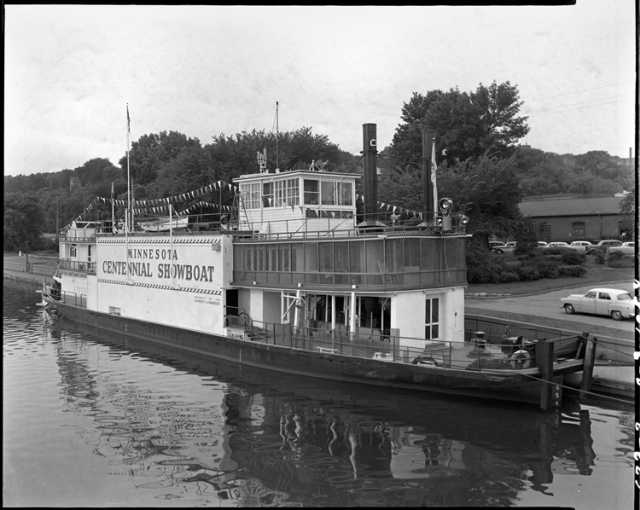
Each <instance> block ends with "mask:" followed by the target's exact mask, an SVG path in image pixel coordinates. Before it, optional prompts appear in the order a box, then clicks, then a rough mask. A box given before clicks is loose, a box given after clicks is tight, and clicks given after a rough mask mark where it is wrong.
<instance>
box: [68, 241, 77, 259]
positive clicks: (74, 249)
mask: <svg viewBox="0 0 640 510" xmlns="http://www.w3.org/2000/svg"><path fill="white" fill-rule="evenodd" d="M77 256H78V247H77V246H76V245H75V244H72V245H71V246H70V247H69V257H71V258H72V259H75V258H76V257H77Z"/></svg>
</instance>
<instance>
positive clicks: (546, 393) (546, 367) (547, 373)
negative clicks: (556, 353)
mask: <svg viewBox="0 0 640 510" xmlns="http://www.w3.org/2000/svg"><path fill="white" fill-rule="evenodd" d="M535 355H536V365H538V367H539V368H540V375H541V376H542V379H544V381H543V382H541V383H540V409H541V410H542V411H548V410H549V408H550V407H552V403H553V399H552V398H551V396H552V395H551V390H552V386H553V385H552V381H551V379H552V377H553V342H549V341H547V339H546V338H543V339H540V340H538V343H537V344H536V350H535Z"/></svg>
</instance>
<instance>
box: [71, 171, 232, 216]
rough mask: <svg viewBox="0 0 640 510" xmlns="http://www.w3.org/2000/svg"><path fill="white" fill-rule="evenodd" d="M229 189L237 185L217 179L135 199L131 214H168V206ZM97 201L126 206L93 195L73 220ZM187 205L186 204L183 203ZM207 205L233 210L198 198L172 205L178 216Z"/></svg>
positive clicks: (113, 199) (111, 198)
mask: <svg viewBox="0 0 640 510" xmlns="http://www.w3.org/2000/svg"><path fill="white" fill-rule="evenodd" d="M222 190H229V191H233V192H234V193H237V192H238V187H237V186H236V185H235V184H233V183H227V182H225V181H223V180H218V181H216V182H212V183H211V184H207V185H206V186H202V187H201V188H198V189H195V190H191V191H186V192H184V193H178V194H176V195H173V196H169V197H164V198H153V199H144V200H136V201H135V202H134V204H133V205H134V207H133V208H132V211H133V214H135V215H148V214H154V215H157V214H168V213H169V206H170V205H174V204H182V203H184V202H190V201H192V200H194V199H195V198H198V197H202V196H203V195H205V194H207V193H211V192H213V191H222ZM98 203H102V204H109V205H114V206H119V207H126V205H127V201H126V200H122V199H116V198H113V197H109V198H106V197H101V196H97V197H95V198H94V199H93V200H92V201H91V202H90V203H89V205H88V206H87V208H86V209H85V210H84V211H83V212H82V214H80V215H78V216H77V217H76V218H74V221H82V219H83V218H84V216H85V215H86V214H87V213H88V212H90V211H91V210H92V209H93V208H94V207H95V206H96V204H98ZM185 205H187V204H185ZM203 207H209V208H214V209H219V210H220V211H225V212H231V211H233V207H232V206H231V205H224V204H223V205H221V204H217V203H213V202H206V201H203V200H200V201H198V202H194V203H191V204H188V205H187V207H184V206H183V207H182V210H180V211H179V210H177V209H176V208H175V207H174V211H175V212H176V214H177V215H178V216H184V215H187V214H190V213H192V212H194V211H197V210H198V209H200V208H203Z"/></svg>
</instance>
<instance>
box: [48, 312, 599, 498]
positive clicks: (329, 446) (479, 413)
mask: <svg viewBox="0 0 640 510" xmlns="http://www.w3.org/2000/svg"><path fill="white" fill-rule="evenodd" d="M60 324H61V325H64V324H65V321H60ZM73 327H74V328H76V327H77V326H76V325H75V324H74V325H73ZM92 338H94V339H96V340H98V341H100V342H102V343H107V344H112V345H116V346H126V347H127V348H128V349H133V350H135V351H136V352H139V353H141V354H142V355H145V356H149V357H151V358H154V359H157V360H158V361H161V362H163V363H168V364H171V365H173V366H176V367H179V368H181V369H184V370H187V371H189V372H192V373H198V374H201V375H207V376H213V377H214V378H215V379H216V380H217V381H222V382H224V383H226V384H228V385H229V390H228V391H227V392H226V393H225V395H224V398H223V401H222V404H221V405H222V409H223V411H224V420H225V429H226V430H228V431H231V430H232V431H233V433H232V434H227V433H225V435H224V437H223V438H222V444H223V450H224V456H225V461H224V462H225V465H226V466H227V469H232V470H240V471H242V472H243V473H244V475H243V476H246V477H248V478H249V479H253V480H259V481H260V483H261V484H262V485H261V486H262V487H264V489H260V490H259V489H257V488H256V487H257V485H256V487H254V489H255V491H257V492H260V491H262V493H264V494H267V493H269V490H271V491H276V492H277V493H278V494H280V493H286V494H289V495H290V496H291V498H292V499H293V500H295V501H299V500H301V499H302V500H303V499H304V497H305V496H308V495H309V494H312V493H318V492H321V493H322V492H324V493H326V494H330V495H332V496H328V499H325V500H322V501H321V503H326V504H338V502H337V500H336V499H332V498H336V497H337V496H336V494H341V495H342V497H343V498H344V501H342V502H341V503H342V504H358V505H363V504H379V501H378V502H372V501H371V500H367V499H366V495H367V494H368V497H372V498H373V497H374V496H373V494H374V493H375V494H376V496H375V497H382V496H381V495H383V494H389V493H393V492H394V491H400V493H401V495H397V496H398V497H401V498H404V499H402V501H401V502H395V503H393V504H394V505H397V504H403V505H425V504H445V505H456V504H457V505H460V504H470V503H469V502H472V503H473V504H480V505H494V504H501V505H507V504H513V503H514V502H515V497H516V495H517V494H518V492H519V491H521V490H523V488H524V487H525V485H527V486H530V487H533V488H534V489H537V490H544V488H545V485H546V484H548V483H550V482H551V481H552V480H553V475H554V473H557V472H558V470H560V472H562V473H563V474H568V473H580V474H583V475H588V474H590V473H591V469H592V466H593V465H594V462H595V460H594V459H595V453H594V452H593V449H592V439H591V431H590V419H589V413H588V411H584V410H583V411H579V408H574V409H569V408H565V410H564V411H565V412H564V413H562V414H561V413H554V414H546V415H541V414H540V413H537V412H534V411H532V410H530V409H529V408H527V407H522V408H514V407H513V406H501V405H493V404H491V405H488V404H486V403H474V402H471V403H470V402H469V401H467V400H456V399H450V398H447V399H444V398H441V397H432V396H428V395H422V396H421V397H416V396H411V395H409V396H408V395H403V394H400V393H397V392H392V391H390V390H389V391H387V390H381V391H379V392H371V391H370V390H369V389H368V388H367V387H358V386H350V387H349V388H348V390H345V387H344V386H343V385H341V384H339V383H330V382H322V383H320V382H317V381H314V380H309V379H303V380H301V379H299V378H295V377H290V376H274V374H272V373H271V372H270V371H264V370H258V369H248V368H246V367H236V366H234V365H228V364H225V363H215V362H211V361H206V360H203V359H202V358H196V357H193V359H185V357H183V356H180V359H179V361H178V360H176V359H175V358H173V359H172V352H171V351H162V350H159V349H158V348H157V346H155V344H149V343H145V342H143V341H135V340H132V339H130V338H127V337H124V336H122V337H117V336H111V337H105V336H93V337H92ZM69 359H70V360H72V358H71V357H69ZM204 467H206V466H204ZM200 468H203V466H200ZM191 474H193V473H191ZM202 476H204V475H202ZM202 476H200V478H202ZM212 476H213V475H211V476H210V475H209V474H207V475H206V477H205V478H207V480H209V481H208V482H206V483H214V482H215V484H216V487H218V489H219V490H220V491H224V490H229V491H230V492H229V494H228V496H229V498H232V499H238V498H239V500H242V498H245V499H243V501H250V500H248V499H246V497H245V496H243V495H242V494H244V492H241V493H238V492H237V491H236V492H234V491H233V490H231V488H232V487H231V486H229V485H228V484H226V485H225V483H226V482H225V483H222V482H221V479H220V478H215V477H212ZM186 479H190V478H189V477H186ZM231 479H232V478H229V479H228V481H230V480H231ZM372 480H375V487H370V486H369V484H370V483H371V481H372ZM252 483H253V484H254V485H255V484H256V483H257V482H252ZM407 484H409V485H407ZM411 484H413V485H411ZM407 487H412V490H410V491H409V490H406V489H407ZM267 489H269V490H267ZM234 495H235V496H234ZM269 497H271V496H269ZM274 497H275V496H274ZM252 501H254V502H255V501H256V500H252ZM247 504H249V503H247Z"/></svg>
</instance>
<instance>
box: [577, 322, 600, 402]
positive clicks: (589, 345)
mask: <svg viewBox="0 0 640 510" xmlns="http://www.w3.org/2000/svg"><path fill="white" fill-rule="evenodd" d="M584 337H585V343H586V345H585V349H584V365H583V368H582V384H581V385H580V400H583V399H584V398H585V396H586V392H587V391H589V390H590V389H591V384H592V383H593V366H594V364H595V361H596V342H597V339H596V338H595V337H594V336H592V335H590V334H589V333H585V335H584Z"/></svg>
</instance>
